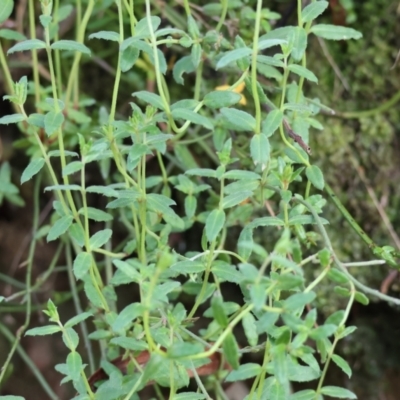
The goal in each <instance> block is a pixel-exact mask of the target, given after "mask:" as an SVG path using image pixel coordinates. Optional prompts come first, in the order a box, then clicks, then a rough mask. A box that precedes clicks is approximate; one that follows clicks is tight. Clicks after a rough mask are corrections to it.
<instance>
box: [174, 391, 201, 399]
mask: <svg viewBox="0 0 400 400" xmlns="http://www.w3.org/2000/svg"><path fill="white" fill-rule="evenodd" d="M205 398H206V396H205V395H204V394H201V393H195V392H185V393H179V394H176V395H175V396H174V397H173V398H172V400H203V399H205Z"/></svg>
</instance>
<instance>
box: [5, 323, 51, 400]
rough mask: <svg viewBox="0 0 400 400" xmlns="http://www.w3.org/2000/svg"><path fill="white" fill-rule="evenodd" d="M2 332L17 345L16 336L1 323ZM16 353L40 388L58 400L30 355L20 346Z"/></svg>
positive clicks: (17, 347)
mask: <svg viewBox="0 0 400 400" xmlns="http://www.w3.org/2000/svg"><path fill="white" fill-rule="evenodd" d="M0 332H1V334H2V335H3V336H4V337H5V338H6V339H7V340H8V341H9V342H10V343H12V344H14V343H16V338H15V337H14V335H13V334H12V333H11V332H10V330H9V329H8V328H7V327H6V326H5V325H3V324H1V323H0ZM17 335H18V333H17ZM16 351H17V353H18V355H19V356H20V357H21V358H22V360H23V361H24V363H25V364H26V365H27V367H28V368H29V369H30V370H31V371H32V374H33V375H34V376H35V378H36V379H37V381H38V382H39V384H40V386H41V387H42V388H43V390H44V391H45V392H46V394H47V395H48V396H49V398H50V399H51V400H58V396H57V395H56V394H55V393H54V391H53V389H52V388H51V387H50V385H49V384H48V383H47V381H46V379H45V377H44V376H43V375H42V373H41V372H40V371H39V369H38V368H37V367H36V365H35V364H34V363H33V361H32V360H31V359H30V358H29V356H28V354H27V353H26V352H25V350H24V349H23V348H22V347H21V346H20V345H19V344H17V346H16Z"/></svg>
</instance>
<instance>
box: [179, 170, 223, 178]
mask: <svg viewBox="0 0 400 400" xmlns="http://www.w3.org/2000/svg"><path fill="white" fill-rule="evenodd" d="M185 174H187V175H196V176H204V177H207V178H216V177H217V173H216V171H214V170H213V169H210V168H192V169H189V170H188V171H186V172H185Z"/></svg>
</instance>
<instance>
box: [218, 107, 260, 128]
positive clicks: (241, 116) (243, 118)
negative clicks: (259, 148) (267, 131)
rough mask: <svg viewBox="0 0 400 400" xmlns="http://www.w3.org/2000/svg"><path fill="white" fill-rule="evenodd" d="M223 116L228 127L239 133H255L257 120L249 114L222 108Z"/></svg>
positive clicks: (234, 109)
mask: <svg viewBox="0 0 400 400" xmlns="http://www.w3.org/2000/svg"><path fill="white" fill-rule="evenodd" d="M221 114H222V115H223V117H224V119H225V120H226V121H227V122H228V125H229V126H231V127H232V129H235V130H237V131H254V130H255V128H256V120H255V118H254V117H253V116H252V115H250V114H249V113H247V112H245V111H242V110H237V109H236V108H225V107H224V108H221Z"/></svg>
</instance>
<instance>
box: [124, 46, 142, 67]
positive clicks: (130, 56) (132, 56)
mask: <svg viewBox="0 0 400 400" xmlns="http://www.w3.org/2000/svg"><path fill="white" fill-rule="evenodd" d="M139 55H140V50H139V49H137V48H135V47H132V46H129V47H128V48H126V49H124V50H122V54H121V63H120V68H121V71H122V72H128V71H129V70H130V69H131V68H132V67H133V65H134V64H135V62H136V61H137V59H138V58H139Z"/></svg>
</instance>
